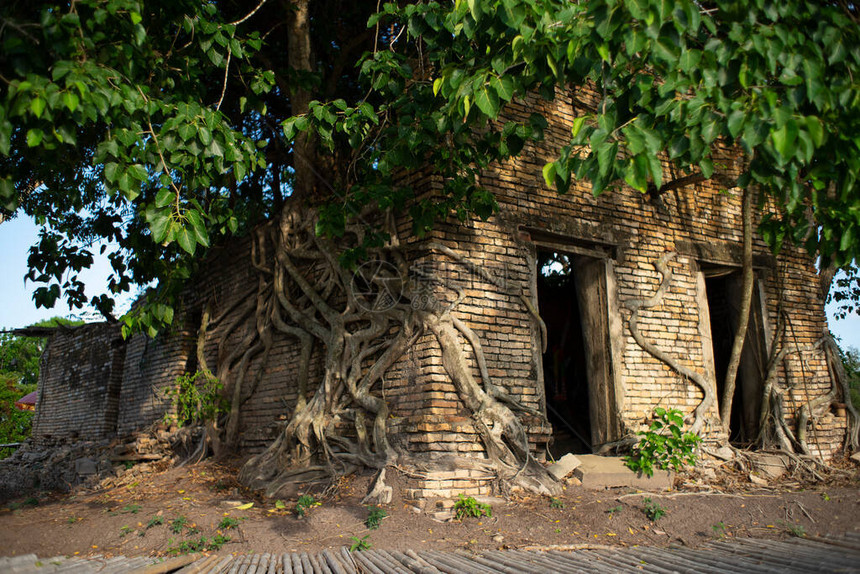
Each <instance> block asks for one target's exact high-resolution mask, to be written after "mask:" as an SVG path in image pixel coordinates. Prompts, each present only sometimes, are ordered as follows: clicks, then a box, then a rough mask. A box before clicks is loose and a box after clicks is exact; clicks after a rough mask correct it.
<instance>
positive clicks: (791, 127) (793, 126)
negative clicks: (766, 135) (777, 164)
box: [770, 120, 797, 160]
mask: <svg viewBox="0 0 860 574" xmlns="http://www.w3.org/2000/svg"><path fill="white" fill-rule="evenodd" d="M770 135H771V138H773V147H774V149H776V151H777V152H778V153H779V155H780V156H782V158H783V159H784V160H787V159H789V158H791V157H792V156H793V155H794V152H795V151H796V149H797V146H796V143H797V123H796V122H795V121H794V120H789V121H787V122H786V123H785V124H784V125H783V126H782V127H781V128H779V129H776V130H771V132H770Z"/></svg>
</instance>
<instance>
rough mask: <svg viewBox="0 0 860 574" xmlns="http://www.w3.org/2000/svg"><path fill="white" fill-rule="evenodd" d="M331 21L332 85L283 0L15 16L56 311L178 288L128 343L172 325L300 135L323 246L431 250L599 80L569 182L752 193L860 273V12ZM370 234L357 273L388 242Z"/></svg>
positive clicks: (9, 204) (287, 179)
mask: <svg viewBox="0 0 860 574" xmlns="http://www.w3.org/2000/svg"><path fill="white" fill-rule="evenodd" d="M312 6H313V8H314V9H313V11H312V18H311V21H310V26H311V29H310V31H309V35H310V37H311V38H312V39H313V45H314V58H315V68H316V70H315V71H314V72H308V73H301V74H299V73H296V71H295V69H291V67H290V62H289V58H288V57H285V55H288V54H289V51H288V50H287V46H286V44H288V43H289V40H290V39H289V38H281V37H280V36H285V35H280V36H279V35H271V34H269V33H268V32H270V26H271V25H279V24H280V22H278V21H277V19H278V18H285V17H286V16H285V14H284V13H283V11H281V10H279V8H278V6H276V5H272V4H271V3H264V5H262V6H261V8H260V12H259V13H258V14H256V15H255V16H254V17H253V18H248V19H245V18H244V16H245V15H246V12H245V10H247V6H245V5H244V4H243V3H238V4H237V3H228V2H166V1H164V0H151V1H149V2H147V3H146V5H145V9H144V8H143V7H142V5H141V3H140V2H139V1H138V0H112V1H111V2H107V3H105V2H103V1H102V0H79V1H77V2H72V3H66V4H62V5H60V6H54V5H48V4H38V3H37V4H36V5H35V6H32V5H30V4H28V3H26V2H3V3H0V19H2V21H3V22H8V23H10V25H6V26H3V27H2V29H0V50H2V53H3V54H4V56H5V57H4V58H3V59H2V61H0V77H2V78H4V81H5V84H4V85H5V89H4V91H3V93H2V94H0V205H2V209H5V210H7V211H15V210H19V211H21V212H23V213H25V214H27V215H30V216H33V217H35V218H36V220H37V221H38V222H39V223H40V224H41V225H42V226H43V231H42V233H41V235H40V238H39V242H38V244H37V245H35V246H34V247H33V248H32V250H31V254H30V259H29V266H30V271H29V273H28V278H29V279H30V280H31V281H33V282H34V283H37V284H38V285H39V288H38V289H37V291H36V294H35V298H36V302H37V304H38V305H41V306H51V305H53V304H54V303H55V302H56V301H57V300H58V299H60V298H61V297H64V298H65V299H66V300H67V301H68V302H69V303H70V304H71V305H72V306H73V307H80V306H81V305H83V304H85V303H90V304H92V305H94V306H96V307H97V308H98V309H100V310H102V311H104V312H106V313H107V312H110V311H111V310H112V308H113V296H115V295H117V294H120V293H123V292H126V291H128V290H129V289H130V288H131V286H132V285H133V284H138V285H145V284H148V283H150V282H152V281H153V280H157V281H158V286H157V288H155V289H154V290H153V291H151V292H149V293H148V294H147V296H146V300H145V304H144V305H141V306H138V307H135V309H134V311H133V312H132V313H130V314H129V315H127V316H126V317H124V318H123V319H122V324H123V330H124V332H125V333H126V334H128V333H131V332H135V331H143V332H146V333H148V334H150V335H154V334H156V333H157V332H158V331H159V330H160V329H163V328H165V327H166V326H169V325H170V324H171V323H172V321H173V317H174V307H173V305H174V301H175V297H176V294H177V293H178V291H179V289H181V287H182V286H183V283H184V282H185V281H186V280H187V279H188V278H189V277H190V276H191V275H192V273H194V271H195V270H196V269H197V268H198V262H199V261H200V259H201V258H200V251H201V249H205V248H206V247H207V246H208V245H210V244H211V243H213V242H215V241H218V240H219V238H220V237H223V236H225V235H231V234H235V233H241V232H242V231H243V230H246V229H249V228H250V227H252V226H253V225H254V224H255V223H257V222H258V221H259V220H260V219H262V218H266V217H270V216H272V215H277V213H278V210H279V208H280V207H281V205H282V204H283V202H284V197H285V196H286V195H287V194H288V193H289V192H290V191H291V190H292V185H293V183H294V181H293V174H294V168H295V166H296V165H298V164H299V160H298V159H297V158H296V157H294V155H295V154H294V152H293V151H292V150H295V149H297V147H300V146H295V145H294V144H295V143H296V141H297V138H302V137H303V136H304V135H305V134H312V135H313V136H315V137H314V138H313V141H315V142H317V143H318V146H317V149H315V150H314V151H316V152H318V153H319V154H320V155H324V156H325V157H327V158H332V161H331V162H330V163H328V164H327V165H329V166H336V167H334V168H332V169H321V170H318V171H319V172H320V173H325V176H326V181H325V182H324V183H325V184H326V185H314V187H315V193H316V194H317V197H313V198H307V199H308V201H309V202H310V203H312V204H313V205H315V206H318V207H319V209H318V212H319V222H318V226H317V231H318V232H319V233H320V234H322V235H331V236H337V235H340V234H342V233H344V230H345V229H346V228H347V225H348V224H351V223H355V222H356V221H358V220H359V218H358V217H357V214H359V213H364V212H365V211H366V209H365V208H367V207H374V208H378V209H382V210H385V209H388V208H392V207H393V208H396V209H405V206H406V205H407V202H408V201H410V200H414V201H412V202H411V203H409V204H408V205H409V208H408V209H409V215H410V217H411V218H412V222H413V231H414V232H415V233H416V234H418V235H421V234H424V233H426V232H427V231H428V229H430V228H431V226H432V225H433V223H434V221H437V220H439V219H444V218H447V217H449V216H454V217H456V218H457V219H458V220H460V221H464V220H466V219H468V218H471V217H479V218H486V217H489V216H490V215H492V213H493V212H494V211H495V210H496V209H497V203H496V201H495V199H494V198H493V196H492V194H490V193H489V192H488V191H487V190H486V189H483V188H482V187H481V186H480V180H479V177H478V175H479V174H480V173H481V171H482V170H484V169H486V168H488V167H491V166H493V165H497V164H498V163H499V162H502V161H505V160H506V159H508V158H510V157H514V156H517V155H518V154H520V153H521V151H522V150H523V149H524V146H525V144H526V143H527V142H530V141H535V140H540V139H541V138H542V137H543V133H544V130H545V129H546V127H547V125H548V121H547V118H545V117H543V116H541V115H540V114H539V113H534V114H532V116H531V117H529V118H522V119H519V120H516V121H514V120H509V119H507V117H508V116H509V115H511V114H509V113H508V106H509V105H510V104H511V102H515V101H521V98H522V97H523V96H526V95H536V96H537V97H542V98H544V99H547V100H549V99H552V98H554V97H555V95H556V93H557V88H561V89H568V88H569V87H570V86H583V85H590V86H592V87H593V90H594V93H595V94H596V95H597V101H596V102H581V104H582V105H580V104H577V105H576V107H575V109H576V113H577V114H578V116H577V117H575V118H574V119H573V125H572V130H571V132H570V136H569V139H568V140H567V141H565V142H562V144H561V145H560V146H559V147H558V149H555V150H551V153H553V154H554V157H553V159H552V161H550V162H549V163H547V164H546V165H545V166H544V168H543V176H544V179H545V180H546V182H547V184H548V185H550V186H553V187H555V188H556V189H557V190H558V191H560V192H565V191H567V190H568V189H569V188H570V186H571V185H572V183H573V182H574V181H588V182H589V183H590V185H591V189H592V191H593V192H594V193H595V194H599V193H601V192H603V191H605V190H611V189H613V188H617V187H620V186H622V185H629V186H631V187H633V188H635V189H638V190H640V191H642V192H654V193H659V192H660V190H661V188H663V187H664V186H665V185H666V184H668V183H670V181H669V179H670V177H674V174H678V175H680V176H684V175H693V176H699V175H700V176H701V177H703V178H706V179H710V178H714V179H716V180H717V181H718V182H719V184H720V185H721V186H723V187H725V188H731V187H734V186H738V187H741V188H746V187H749V186H755V188H756V189H757V190H760V191H761V192H762V193H761V197H760V203H761V205H762V206H764V205H765V204H767V205H770V206H771V207H772V208H773V209H775V211H773V212H768V213H767V214H766V215H765V216H764V217H762V218H761V227H760V230H761V233H762V235H763V237H764V238H765V240H766V241H767V242H769V243H770V245H771V246H773V248H774V249H779V248H780V247H781V246H782V245H783V244H785V243H786V242H793V243H795V244H799V245H802V246H804V247H805V248H806V249H807V250H808V251H809V252H810V253H814V254H818V255H821V256H822V257H823V259H824V260H825V261H829V262H832V263H833V264H835V265H836V266H840V267H841V266H849V265H851V262H852V261H854V260H855V259H856V258H857V256H858V255H860V216H858V213H860V193H857V185H858V183H857V182H858V181H860V162H857V161H856V158H857V157H858V155H860V140H858V138H857V135H856V134H858V133H860V113H858V112H860V96H858V90H857V89H856V78H858V77H860V27H858V26H857V25H856V23H855V22H856V19H857V17H858V10H857V7H856V5H854V4H852V3H845V2H813V1H811V0H786V1H784V2H779V3H777V2H773V1H771V0H765V1H762V2H755V3H750V4H748V5H747V4H744V5H740V4H738V3H737V2H731V1H728V0H718V1H716V2H711V3H707V9H706V10H704V9H702V5H701V4H700V3H697V2H695V1H693V0H678V1H676V2H663V1H658V0H641V1H636V2H605V1H602V0H585V1H582V2H575V3H572V2H568V1H566V0H542V1H541V2H532V1H529V2H514V1H512V0H503V1H498V0H467V1H465V2H464V1H457V2H454V3H451V2H444V3H440V2H412V3H410V2H404V3H393V2H391V3H387V4H384V5H383V6H382V7H381V9H380V11H379V13H378V14H372V11H373V9H374V7H375V6H376V3H361V2H359V3H347V4H344V3H342V2H339V3H337V4H335V3H333V2H328V1H326V0H320V1H319V2H314V3H312ZM321 15H323V16H321ZM332 15H336V17H334V18H333V17H331V16H332ZM368 16H370V20H369V21H367V17H368ZM366 21H367V24H368V25H369V26H370V28H369V30H365V25H364V24H365V22H366ZM232 22H235V23H232ZM255 28H257V29H255ZM376 32H379V33H378V34H376ZM262 34H266V43H265V44H263V42H262V39H261V37H262ZM344 38H351V39H353V41H350V42H344V41H343V39H344ZM36 45H38V46H39V48H38V49H33V46H36ZM362 51H365V55H364V56H363V57H361V58H359V59H357V58H356V57H355V56H356V55H357V54H358V53H361V52H362ZM260 62H265V66H266V67H265V68H263V67H261V66H260ZM351 62H355V63H356V65H355V66H354V67H352V66H350V65H349V63H351ZM344 63H346V64H347V65H346V66H344ZM416 64H417V66H418V68H417V69H416V68H415V66H416ZM274 86H277V88H275V87H274ZM285 86H288V88H285ZM293 88H301V89H303V90H307V91H308V92H309V94H308V95H309V96H310V97H309V100H310V104H309V106H308V111H307V113H304V111H305V110H304V109H302V110H298V111H301V112H302V113H301V115H299V114H298V111H297V110H293V109H292V107H291V106H292V103H293V102H292V101H291V100H293V98H292V97H287V96H288V94H286V93H285V90H289V89H293ZM371 142H372V143H371ZM720 146H728V148H730V149H731V150H733V151H732V152H731V156H732V158H733V159H731V160H725V162H732V165H728V164H727V163H724V161H723V160H721V159H720V157H719V155H718V154H717V153H715V150H716V149H717V148H718V147H720ZM311 159H312V158H311ZM735 159H736V160H737V162H736V165H735ZM305 160H308V158H305ZM661 161H662V162H663V163H661ZM665 162H668V164H667V163H665ZM669 164H670V165H669ZM428 167H429V168H430V169H432V170H433V171H434V172H435V173H436V174H437V176H438V180H439V181H440V182H442V185H441V189H439V190H438V191H439V193H438V194H434V195H433V197H422V198H415V197H414V193H413V190H411V189H409V188H405V187H403V186H402V185H400V184H399V182H400V181H403V180H404V179H408V178H403V177H401V176H402V174H403V173H407V172H409V171H414V170H416V169H419V168H428ZM735 169H737V170H738V171H739V177H736V173H735ZM315 183H321V182H315ZM768 200H770V202H769V203H768ZM771 207H769V208H768V209H770V208H771ZM371 219H372V218H371ZM364 236H365V238H366V239H365V243H364V244H363V245H361V246H358V248H356V249H355V250H353V251H350V252H348V253H346V254H344V257H343V260H344V263H346V264H347V265H349V264H354V263H355V262H356V260H357V259H358V258H360V257H361V256H363V255H364V254H365V253H366V249H367V248H368V247H370V246H373V245H379V244H380V243H381V242H382V241H383V240H384V239H385V233H384V232H383V231H382V230H380V229H370V230H368V232H367V233H366V234H365V235H364ZM100 241H103V242H105V244H106V245H108V247H106V248H105V251H106V253H107V255H108V257H109V260H110V262H111V266H112V274H111V276H110V277H109V279H108V284H107V285H106V293H104V294H102V295H97V296H95V297H92V298H88V297H87V296H86V295H85V294H84V290H83V283H82V281H81V280H80V278H79V272H80V271H81V270H83V269H85V268H87V267H89V266H90V265H92V262H93V252H92V250H91V246H92V245H94V244H97V243H98V242H100Z"/></svg>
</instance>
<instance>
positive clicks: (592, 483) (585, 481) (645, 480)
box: [574, 454, 674, 491]
mask: <svg viewBox="0 0 860 574" xmlns="http://www.w3.org/2000/svg"><path fill="white" fill-rule="evenodd" d="M579 459H580V461H581V462H582V464H581V465H580V466H579V467H578V468H577V469H576V470H575V471H574V476H575V477H576V478H578V479H579V480H581V481H582V486H583V488H588V489H590V490H602V489H604V488H613V487H625V486H626V487H629V488H637V489H640V490H652V491H655V490H669V489H671V488H672V480H673V479H674V473H672V472H669V471H660V470H658V471H655V472H654V476H652V477H650V478H649V477H647V476H645V475H642V476H639V475H637V474H636V473H635V472H633V471H632V470H630V469H629V468H627V467H626V466H624V462H623V461H622V460H621V457H612V456H597V455H596V454H584V455H579Z"/></svg>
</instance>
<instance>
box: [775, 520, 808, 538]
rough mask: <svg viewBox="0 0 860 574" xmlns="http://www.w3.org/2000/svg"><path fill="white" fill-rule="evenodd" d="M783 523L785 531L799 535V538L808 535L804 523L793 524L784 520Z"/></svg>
mask: <svg viewBox="0 0 860 574" xmlns="http://www.w3.org/2000/svg"><path fill="white" fill-rule="evenodd" d="M781 524H782V527H783V528H784V529H785V531H786V532H787V533H789V534H791V535H792V536H797V537H798V538H803V537H804V536H806V528H805V527H804V526H803V524H792V523H791V522H782V523H781Z"/></svg>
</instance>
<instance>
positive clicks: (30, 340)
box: [0, 333, 45, 389]
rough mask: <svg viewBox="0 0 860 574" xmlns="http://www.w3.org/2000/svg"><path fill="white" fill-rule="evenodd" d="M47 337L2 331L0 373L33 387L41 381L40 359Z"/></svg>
mask: <svg viewBox="0 0 860 574" xmlns="http://www.w3.org/2000/svg"><path fill="white" fill-rule="evenodd" d="M44 348H45V339H42V338H40V337H19V336H17V335H13V334H12V333H0V374H2V375H5V376H7V377H9V378H13V379H14V380H15V381H16V382H17V383H18V384H20V385H25V386H28V387H32V388H34V389H35V385H36V383H37V382H39V359H41V357H42V351H43V350H44Z"/></svg>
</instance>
